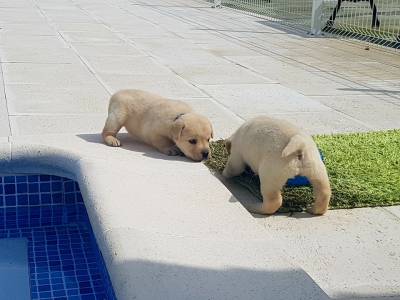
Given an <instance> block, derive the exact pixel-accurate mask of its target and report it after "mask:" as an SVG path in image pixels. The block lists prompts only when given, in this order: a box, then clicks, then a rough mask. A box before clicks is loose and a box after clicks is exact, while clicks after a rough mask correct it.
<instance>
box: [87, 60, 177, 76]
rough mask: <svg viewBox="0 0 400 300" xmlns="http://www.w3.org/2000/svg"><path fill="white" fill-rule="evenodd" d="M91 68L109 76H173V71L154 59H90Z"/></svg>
mask: <svg viewBox="0 0 400 300" xmlns="http://www.w3.org/2000/svg"><path fill="white" fill-rule="evenodd" d="M87 61H88V62H89V64H90V66H91V67H92V68H93V70H95V72H97V73H109V74H125V75H130V74H142V75H146V74H148V75H149V74H157V75H173V73H172V71H171V70H170V69H168V68H166V67H165V66H163V65H161V64H159V63H157V62H155V61H154V60H153V59H152V58H150V57H146V56H142V57H135V56H134V57H121V56H109V57H90V58H87Z"/></svg>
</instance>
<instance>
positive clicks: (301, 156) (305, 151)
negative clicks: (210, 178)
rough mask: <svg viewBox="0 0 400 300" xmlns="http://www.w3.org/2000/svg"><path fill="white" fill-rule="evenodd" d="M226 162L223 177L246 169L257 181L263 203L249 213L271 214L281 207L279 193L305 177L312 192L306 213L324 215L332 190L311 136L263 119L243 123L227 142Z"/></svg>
mask: <svg viewBox="0 0 400 300" xmlns="http://www.w3.org/2000/svg"><path fill="white" fill-rule="evenodd" d="M226 148H227V150H228V153H229V158H228V161H227V164H226V166H225V169H224V171H223V173H222V175H223V176H225V177H227V178H229V177H233V176H237V175H239V174H241V173H242V172H243V171H244V169H245V167H246V165H247V166H249V167H250V168H251V169H252V171H253V172H254V173H255V174H258V175H259V177H260V189H261V194H262V196H263V202H262V203H260V204H253V205H252V207H250V208H249V210H250V211H251V212H254V213H259V214H273V213H275V212H276V211H277V210H278V209H279V208H280V207H281V205H282V195H281V190H282V188H283V186H284V185H285V183H286V181H287V180H288V179H289V178H292V177H295V176H297V175H302V176H306V177H307V178H308V180H309V181H310V183H311V185H312V187H313V192H314V200H315V201H314V204H313V206H312V207H311V208H310V210H309V212H311V213H313V214H317V215H322V214H324V213H325V212H326V211H327V209H328V205H329V200H330V197H331V188H330V184H329V178H328V174H327V171H326V168H325V165H324V163H323V162H322V160H321V156H320V154H319V151H318V149H317V146H316V144H315V142H314V140H313V139H312V138H311V136H309V135H307V134H305V133H303V132H302V131H301V130H300V129H299V128H297V127H295V126H294V125H292V124H291V123H289V122H286V121H283V120H278V119H273V118H269V117H265V116H260V117H256V118H254V119H252V120H249V121H247V122H245V123H244V124H243V125H242V126H241V127H240V128H239V129H238V130H237V131H236V132H235V133H234V134H233V135H232V136H231V137H230V138H229V139H228V140H227V141H226Z"/></svg>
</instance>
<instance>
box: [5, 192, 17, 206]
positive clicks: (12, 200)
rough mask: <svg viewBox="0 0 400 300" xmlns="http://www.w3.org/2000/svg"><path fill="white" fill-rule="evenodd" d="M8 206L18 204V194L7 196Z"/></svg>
mask: <svg viewBox="0 0 400 300" xmlns="http://www.w3.org/2000/svg"><path fill="white" fill-rule="evenodd" d="M5 202H6V206H16V205H17V196H16V195H7V196H6V197H5Z"/></svg>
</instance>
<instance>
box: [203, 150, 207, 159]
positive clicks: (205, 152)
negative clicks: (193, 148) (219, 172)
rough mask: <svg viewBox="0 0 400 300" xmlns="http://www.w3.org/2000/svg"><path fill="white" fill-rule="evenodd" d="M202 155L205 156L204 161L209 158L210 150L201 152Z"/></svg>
mask: <svg viewBox="0 0 400 300" xmlns="http://www.w3.org/2000/svg"><path fill="white" fill-rule="evenodd" d="M201 154H202V155H203V158H204V159H207V158H208V150H205V151H203V152H201Z"/></svg>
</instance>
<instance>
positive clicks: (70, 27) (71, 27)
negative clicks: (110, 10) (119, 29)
mask: <svg viewBox="0 0 400 300" xmlns="http://www.w3.org/2000/svg"><path fill="white" fill-rule="evenodd" d="M55 27H56V29H57V30H59V31H61V32H64V31H65V32H92V33H93V32H100V33H109V32H110V29H109V28H108V27H107V26H106V25H104V24H102V23H85V22H83V23H59V24H55Z"/></svg>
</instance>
